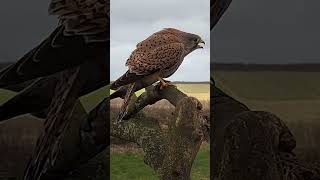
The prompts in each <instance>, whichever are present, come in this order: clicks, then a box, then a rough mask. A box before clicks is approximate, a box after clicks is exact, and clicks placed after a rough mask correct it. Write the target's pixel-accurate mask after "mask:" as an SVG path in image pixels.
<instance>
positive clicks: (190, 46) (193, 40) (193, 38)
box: [165, 28, 205, 54]
mask: <svg viewBox="0 0 320 180" xmlns="http://www.w3.org/2000/svg"><path fill="white" fill-rule="evenodd" d="M165 30H167V31H168V32H170V33H172V34H174V35H176V36H178V37H179V39H180V40H181V42H182V43H183V44H184V47H185V50H186V51H187V54H189V53H191V52H192V51H194V50H196V49H202V48H203V45H204V44H205V42H204V41H203V40H202V38H201V37H200V36H198V35H196V34H191V33H187V32H183V31H180V30H177V29H174V28H166V29H165Z"/></svg>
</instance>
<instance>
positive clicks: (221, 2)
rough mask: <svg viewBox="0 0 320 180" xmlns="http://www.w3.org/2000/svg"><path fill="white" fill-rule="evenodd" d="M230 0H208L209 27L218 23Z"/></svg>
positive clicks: (211, 27)
mask: <svg viewBox="0 0 320 180" xmlns="http://www.w3.org/2000/svg"><path fill="white" fill-rule="evenodd" d="M231 2H232V0H210V29H213V27H214V26H215V25H216V24H217V23H218V21H219V19H220V18H221V16H222V15H223V14H224V12H225V11H226V10H227V9H228V7H229V5H230V4H231Z"/></svg>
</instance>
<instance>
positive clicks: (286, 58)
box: [211, 0, 320, 63]
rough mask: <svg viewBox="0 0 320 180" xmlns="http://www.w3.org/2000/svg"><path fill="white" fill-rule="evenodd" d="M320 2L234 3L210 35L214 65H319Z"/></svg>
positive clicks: (236, 0) (258, 0) (273, 0)
mask: <svg viewBox="0 0 320 180" xmlns="http://www.w3.org/2000/svg"><path fill="white" fill-rule="evenodd" d="M319 7H320V1H319V0H280V1H279V0H233V2H232V3H231V6H230V8H229V9H228V10H227V12H226V14H225V15H224V16H223V18H222V19H221V20H220V22H219V24H217V26H216V28H215V30H214V31H213V32H211V35H212V36H211V37H212V41H211V42H212V47H213V48H212V50H213V51H212V56H213V57H214V60H215V61H217V62H247V63H304V62H309V63H320V34H319V32H320V23H319V17H320V11H319Z"/></svg>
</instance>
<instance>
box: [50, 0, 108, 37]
mask: <svg viewBox="0 0 320 180" xmlns="http://www.w3.org/2000/svg"><path fill="white" fill-rule="evenodd" d="M109 4H110V1H109V0H52V1H51V3H50V6H49V14H51V15H56V16H58V18H59V20H60V24H61V25H63V26H64V27H65V28H64V31H63V33H64V35H66V36H72V35H82V36H84V38H85V39H86V41H87V42H96V41H105V40H106V39H107V38H108V37H107V31H108V24H109V22H108V19H109V16H110V11H109V10H108V9H109Z"/></svg>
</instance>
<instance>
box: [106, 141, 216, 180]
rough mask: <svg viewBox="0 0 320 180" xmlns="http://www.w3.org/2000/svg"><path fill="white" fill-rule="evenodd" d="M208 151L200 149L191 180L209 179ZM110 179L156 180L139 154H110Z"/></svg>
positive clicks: (205, 148)
mask: <svg viewBox="0 0 320 180" xmlns="http://www.w3.org/2000/svg"><path fill="white" fill-rule="evenodd" d="M209 154H210V149H209V148H208V146H206V147H202V148H201V149H200V151H199V153H198V154H197V157H196V159H195V161H194V164H193V168H192V179H195V180H207V179H210V169H209V164H210V156H209ZM110 164H111V179H112V180H123V179H130V180H157V179H158V178H157V175H156V174H155V172H154V171H153V170H152V169H151V168H150V167H149V166H147V165H146V164H144V162H143V155H142V154H141V153H137V152H134V153H130V152H129V153H128V152H127V153H117V152H113V153H112V154H111V161H110Z"/></svg>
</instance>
